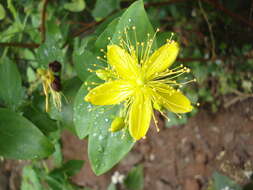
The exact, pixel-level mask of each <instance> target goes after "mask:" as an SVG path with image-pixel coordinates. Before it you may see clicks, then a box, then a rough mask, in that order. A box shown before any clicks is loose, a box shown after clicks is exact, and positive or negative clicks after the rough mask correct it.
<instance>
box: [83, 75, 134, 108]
mask: <svg viewBox="0 0 253 190" xmlns="http://www.w3.org/2000/svg"><path fill="white" fill-rule="evenodd" d="M131 94H132V86H131V84H130V83H128V82H127V81H123V80H117V81H111V82H107V83H104V84H102V85H100V86H97V87H96V88H93V89H92V90H91V91H90V92H89V93H88V94H87V95H86V96H85V101H87V102H91V103H92V104H94V105H112V104H118V103H120V102H121V101H123V100H125V99H126V98H128V97H129V96H130V95H131Z"/></svg>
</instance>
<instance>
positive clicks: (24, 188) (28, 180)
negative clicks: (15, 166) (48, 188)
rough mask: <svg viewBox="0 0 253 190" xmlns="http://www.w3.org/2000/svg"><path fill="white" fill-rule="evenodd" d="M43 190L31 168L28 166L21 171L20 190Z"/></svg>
mask: <svg viewBox="0 0 253 190" xmlns="http://www.w3.org/2000/svg"><path fill="white" fill-rule="evenodd" d="M34 189H36V190H43V187H42V185H41V184H40V180H39V177H38V175H37V173H36V171H34V169H33V167H32V166H30V165H28V166H25V167H24V168H23V171H22V183H21V190H34Z"/></svg>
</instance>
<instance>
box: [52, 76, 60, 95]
mask: <svg viewBox="0 0 253 190" xmlns="http://www.w3.org/2000/svg"><path fill="white" fill-rule="evenodd" d="M51 87H52V89H53V90H54V91H56V92H59V91H61V90H62V85H61V80H60V77H59V76H57V75H56V76H54V80H53V82H52V83H51Z"/></svg>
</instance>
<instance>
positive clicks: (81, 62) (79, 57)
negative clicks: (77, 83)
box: [73, 50, 99, 81]
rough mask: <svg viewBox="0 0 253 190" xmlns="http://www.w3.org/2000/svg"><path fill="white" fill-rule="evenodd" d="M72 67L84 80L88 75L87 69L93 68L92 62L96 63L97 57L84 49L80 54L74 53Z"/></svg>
mask: <svg viewBox="0 0 253 190" xmlns="http://www.w3.org/2000/svg"><path fill="white" fill-rule="evenodd" d="M73 61H74V67H75V70H76V72H77V75H78V77H79V78H80V79H81V80H82V81H85V80H86V79H87V77H88V76H89V75H90V72H89V71H88V69H94V68H95V67H94V64H98V63H99V61H98V59H97V58H96V57H95V56H94V54H93V53H91V52H90V51H87V50H84V51H83V52H82V53H81V54H74V56H73Z"/></svg>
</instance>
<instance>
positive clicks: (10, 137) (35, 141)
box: [0, 108, 54, 159]
mask: <svg viewBox="0 0 253 190" xmlns="http://www.w3.org/2000/svg"><path fill="white" fill-rule="evenodd" d="M0 136H1V138H0V155H1V156H3V157H6V158H13V159H35V158H36V159H37V158H44V157H47V156H49V155H50V154H52V152H53V151H54V147H53V145H52V144H51V143H50V142H49V140H48V139H47V138H46V137H45V136H44V135H43V134H42V133H41V132H40V131H39V130H38V129H37V127H36V126H34V125H33V124H32V123H31V122H30V121H28V120H27V119H26V118H24V117H22V116H20V115H18V114H17V113H15V112H13V111H10V110H8V109H2V108H1V109H0ZM7 142H8V143H7Z"/></svg>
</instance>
